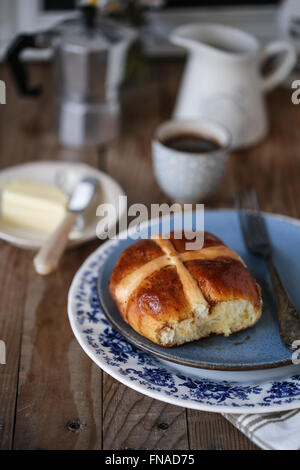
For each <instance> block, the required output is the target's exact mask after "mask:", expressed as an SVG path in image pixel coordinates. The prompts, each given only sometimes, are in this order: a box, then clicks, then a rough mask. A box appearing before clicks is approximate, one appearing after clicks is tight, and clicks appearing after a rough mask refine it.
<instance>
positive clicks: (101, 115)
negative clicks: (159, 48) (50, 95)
mask: <svg viewBox="0 0 300 470" xmlns="http://www.w3.org/2000/svg"><path fill="white" fill-rule="evenodd" d="M135 37H136V33H135V31H134V30H132V29H131V28H128V27H125V26H121V25H120V24H118V23H116V22H114V21H111V20H109V19H107V18H104V17H102V16H100V15H98V14H97V10H96V8H95V7H92V6H85V7H82V9H81V14H80V16H79V17H78V18H76V19H70V20H66V21H63V22H61V23H59V24H58V25H57V26H56V27H54V28H53V29H52V30H50V31H44V32H38V33H34V34H21V35H19V36H18V37H16V38H15V40H14V41H13V43H12V44H11V45H10V47H9V48H8V51H7V54H6V60H7V62H8V64H9V67H10V68H11V71H12V73H13V76H14V79H15V81H16V84H17V88H18V90H19V91H20V93H21V94H22V95H26V96H32V97H33V96H38V95H39V94H40V92H41V88H40V87H30V85H29V77H28V73H27V69H26V65H25V64H24V63H23V62H22V61H21V60H20V54H21V53H22V51H23V50H25V49H27V48H41V47H49V46H52V47H53V49H54V67H55V72H56V79H57V83H58V90H59V116H58V136H59V140H60V141H61V143H62V144H64V145H66V146H70V147H77V148H80V147H83V146H86V145H101V144H104V143H106V142H108V141H110V140H112V139H113V138H114V137H115V136H117V135H118V131H119V121H120V104H119V99H118V88H119V85H120V83H121V81H122V79H123V75H124V70H125V62H126V56H127V50H128V47H129V45H130V43H131V42H132V41H133V40H134V38H135Z"/></svg>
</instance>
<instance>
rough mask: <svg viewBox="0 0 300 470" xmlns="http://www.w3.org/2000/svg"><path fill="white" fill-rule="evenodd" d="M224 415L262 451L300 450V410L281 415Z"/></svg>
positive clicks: (285, 412)
mask: <svg viewBox="0 0 300 470" xmlns="http://www.w3.org/2000/svg"><path fill="white" fill-rule="evenodd" d="M222 414H223V416H224V417H225V418H226V419H228V421H230V422H231V423H232V424H233V425H234V426H235V427H236V428H237V429H239V430H240V431H241V432H242V433H244V434H245V435H246V436H247V437H248V438H249V439H250V440H251V441H252V442H254V444H256V445H257V446H258V447H260V448H261V449H264V450H299V449H300V432H299V430H300V409H296V410H289V411H281V412H279V413H278V412H277V413H262V414H241V415H236V414H229V413H222Z"/></svg>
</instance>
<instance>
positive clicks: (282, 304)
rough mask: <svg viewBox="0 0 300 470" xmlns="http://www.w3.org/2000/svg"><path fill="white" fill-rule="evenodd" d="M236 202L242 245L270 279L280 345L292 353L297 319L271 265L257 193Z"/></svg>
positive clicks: (299, 336) (299, 335) (298, 336)
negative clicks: (257, 258)
mask: <svg viewBox="0 0 300 470" xmlns="http://www.w3.org/2000/svg"><path fill="white" fill-rule="evenodd" d="M235 199H236V207H237V209H238V214H239V220H240V225H241V229H242V233H243V236H244V241H245V244H246V246H247V248H248V250H249V251H251V252H252V253H254V254H255V255H258V256H262V257H263V258H264V259H265V261H266V264H267V266H268V269H269V272H270V275H271V279H272V283H273V287H274V291H275V297H276V303H277V310H278V319H279V330H280V336H281V339H282V342H283V343H284V344H285V346H286V347H287V348H289V349H294V348H295V347H296V345H294V348H293V346H292V345H293V342H294V341H295V340H300V317H299V314H298V313H297V311H296V309H295V307H294V305H293V303H292V301H291V299H290V297H289V295H288V293H287V291H286V290H285V288H284V286H283V284H282V282H281V279H280V277H279V274H278V271H277V269H276V267H275V265H274V263H273V261H272V245H271V242H270V238H269V235H268V230H267V227H266V224H265V221H264V218H263V216H262V215H261V213H260V210H259V205H258V200H257V195H256V192H255V190H254V188H252V189H250V190H249V191H246V192H244V193H237V194H236V198H235Z"/></svg>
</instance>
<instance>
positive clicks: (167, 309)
mask: <svg viewBox="0 0 300 470" xmlns="http://www.w3.org/2000/svg"><path fill="white" fill-rule="evenodd" d="M186 242H191V240H187V239H186V238H185V237H184V233H182V238H181V239H177V238H175V236H174V232H173V233H171V234H170V239H168V240H166V239H163V238H162V237H155V238H152V239H148V240H140V241H138V242H136V243H134V244H133V245H131V246H129V247H128V248H127V249H126V250H124V251H123V253H122V254H121V255H120V257H119V259H118V261H117V264H116V266H115V268H114V270H113V272H112V275H111V279H110V285H109V289H110V293H111V295H112V297H113V299H114V301H115V303H116V305H117V307H118V310H119V312H120V315H121V316H122V318H123V320H124V321H126V322H127V323H129V325H131V327H132V328H133V329H134V330H136V331H137V332H138V333H140V334H141V335H143V336H145V337H146V338H149V339H150V340H151V341H153V342H154V343H157V344H159V345H161V346H166V347H170V346H175V345H177V346H178V345H180V344H183V343H186V342H188V341H194V340H197V339H200V338H204V337H207V336H209V335H211V334H217V335H218V334H224V335H225V336H228V335H230V334H231V333H234V332H236V331H240V330H243V329H245V328H248V327H249V326H252V325H254V324H255V323H256V322H257V321H258V320H259V318H260V316H261V311H262V301H261V295H260V288H259V286H258V284H256V282H255V280H254V279H253V278H252V276H251V274H250V272H249V270H248V269H247V268H246V266H245V264H244V263H243V261H242V259H241V258H240V257H239V256H238V255H237V253H235V251H233V250H231V249H230V248H229V247H228V246H226V245H225V244H224V243H223V242H222V241H221V240H220V239H219V238H217V237H216V236H214V235H212V234H210V233H208V232H205V234H204V245H203V248H202V249H201V250H190V251H187V250H186V249H185V247H186Z"/></svg>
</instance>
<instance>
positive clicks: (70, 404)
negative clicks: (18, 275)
mask: <svg viewBox="0 0 300 470" xmlns="http://www.w3.org/2000/svg"><path fill="white" fill-rule="evenodd" d="M50 70H51V69H50V65H36V66H34V67H31V75H32V76H33V78H34V81H36V82H40V83H42V84H43V87H44V89H45V93H44V94H42V95H41V97H39V98H38V99H36V100H30V99H24V98H20V97H18V96H17V95H16V93H15V91H14V89H13V87H12V86H11V82H10V81H9V80H8V83H9V86H8V90H9V95H8V101H7V105H6V109H5V120H4V121H3V125H2V123H1V135H2V136H3V140H2V141H3V151H4V153H5V155H6V160H5V161H4V166H9V165H12V164H18V163H22V162H25V161H35V160H55V159H59V160H61V159H63V160H68V161H85V162H88V163H90V164H92V165H95V166H97V164H98V153H97V151H96V150H95V149H88V150H85V151H70V150H68V149H64V148H62V147H61V146H60V145H59V143H58V142H57V139H56V136H55V133H54V130H53V129H54V106H55V100H54V96H55V88H54V87H53V82H52V74H51V73H50ZM2 163H3V158H2ZM97 245H98V243H97V242H96V243H94V244H89V245H86V246H85V247H83V248H78V249H72V250H70V251H68V252H67V254H66V255H65V257H64V258H63V260H62V264H61V267H60V269H59V271H57V273H55V274H53V275H52V276H49V277H47V278H41V277H39V276H38V275H37V274H36V273H35V272H34V270H33V267H32V254H26V256H27V257H28V263H27V265H26V264H25V263H23V266H24V268H23V269H25V268H26V266H27V269H28V266H29V274H28V283H27V279H26V277H25V276H24V277H23V283H22V285H21V286H20V287H19V288H18V286H17V285H15V283H13V282H12V281H11V287H10V288H9V290H8V291H9V292H10V295H11V296H14V295H16V294H15V289H18V295H17V296H16V300H17V302H16V306H17V305H18V297H19V295H20V296H21V295H22V292H23V291H22V288H23V289H25V288H26V291H25V292H24V293H23V297H22V306H24V304H25V310H24V325H22V318H21V316H20V318H19V319H18V321H16V319H15V322H16V327H15V328H18V330H17V333H18V334H19V336H18V335H16V338H15V342H16V344H18V345H19V350H18V351H16V353H15V356H16V359H15V364H17V365H19V364H20V374H19V388H18V400H17V407H16V419H15V435H14V444H13V445H14V448H16V449H32V448H42V449H43V448H45V449H56V448H57V449H88V448H91V449H99V448H101V445H102V437H101V431H102V425H101V416H102V412H101V380H102V377H101V371H100V370H99V369H98V368H97V367H96V366H95V365H94V364H93V363H92V362H91V361H90V360H89V359H88V358H87V356H85V354H84V353H83V351H82V350H81V348H80V346H79V345H78V343H77V341H76V340H75V338H74V336H73V334H72V332H71V328H70V326H69V322H68V319H67V314H66V311H67V293H68V289H69V285H70V283H71V280H72V277H73V275H74V274H75V272H76V270H77V269H78V267H79V266H80V264H81V263H82V262H83V260H84V259H85V258H86V256H87V255H88V254H89V253H90V251H91V250H93V249H95V247H96V246H97ZM11 250H12V251H13V252H14V250H15V249H14V248H11ZM24 253H25V252H24ZM10 256H12V255H10ZM12 259H13V258H12ZM3 274H4V273H3ZM25 279H26V282H25ZM19 303H20V302H19ZM1 305H4V306H5V305H6V303H5V302H4V303H3V302H1ZM11 330H12V332H13V331H14V330H13V328H11ZM21 331H22V341H21ZM20 346H21V350H20ZM11 356H12V357H13V355H11ZM15 368H16V365H15ZM15 376H16V378H17V373H16V374H15ZM16 396H17V383H16V380H15V383H14V390H12V391H11V392H10V397H11V399H12V400H11V401H12V402H13V400H15V398H16ZM0 406H1V405H0ZM11 408H12V410H13V412H11V413H10V414H12V415H13V416H12V419H11V423H12V424H11V426H10V427H12V426H13V422H14V414H15V413H14V406H13V403H12V405H11ZM7 412H9V408H8V411H7ZM7 429H9V428H8V426H7ZM10 440H11V438H10ZM10 445H11V444H10Z"/></svg>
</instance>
